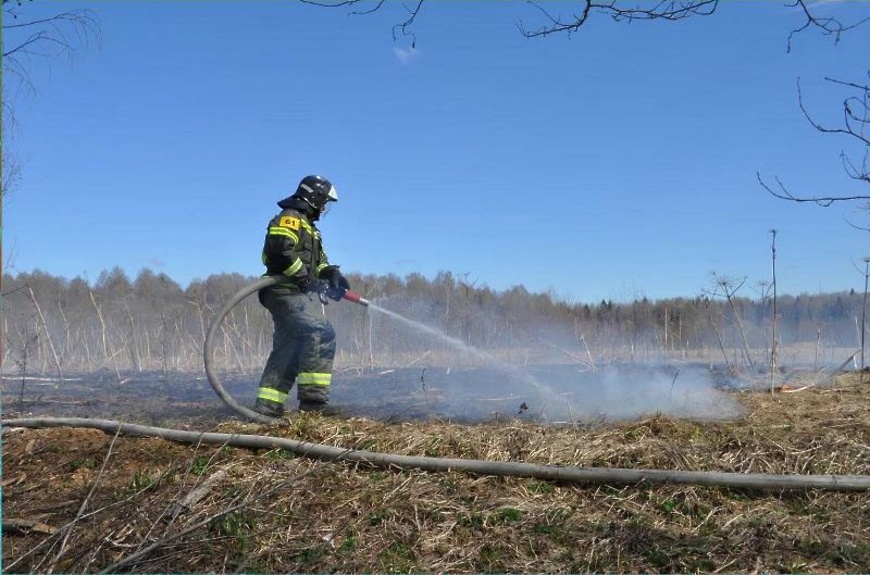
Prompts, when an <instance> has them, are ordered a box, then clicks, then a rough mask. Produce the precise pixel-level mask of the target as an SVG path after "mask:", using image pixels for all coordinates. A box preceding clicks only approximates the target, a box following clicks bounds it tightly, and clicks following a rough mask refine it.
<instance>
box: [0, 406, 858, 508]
mask: <svg viewBox="0 0 870 575" xmlns="http://www.w3.org/2000/svg"><path fill="white" fill-rule="evenodd" d="M2 425H3V426H4V427H32V428H39V427H87V428H93V429H100V430H102V431H104V432H106V433H113V434H114V433H121V434H124V435H137V436H145V437H159V438H162V439H167V440H170V441H177V442H182V443H208V444H219V445H231V446H234V447H247V448H256V449H286V450H287V451H292V452H293V453H296V454H297V455H304V456H308V457H314V458H318V459H323V460H327V461H349V462H355V463H366V464H369V465H372V466H375V467H381V468H401V469H420V470H424V471H462V472H466V473H473V474H477V475H497V476H511V477H532V478H537V479H548V480H554V481H564V482H567V483H593V484H596V483H599V484H605V485H615V484H637V483H671V484H680V485H706V486H713V487H730V488H736V489H764V490H775V491H780V490H790V489H803V490H806V489H827V490H833V491H866V490H870V477H868V476H863V475H774V474H768V473H726V472H712V471H670V470H662V469H624V468H602V467H563V466H558V465H544V464H535V463H521V462H507V461H486V460H480V459H446V458H436V457H416V456H411V455H398V454H392V453H376V452H371V451H357V450H351V449H344V448H341V447H333V446H329V445H321V444H318V443H309V442H306V441H298V440H295V439H286V438H282V437H267V436H260V435H245V434H228V433H203V432H197V431H182V430H177V429H168V428H163V427H149V426H145V425H138V424H133V423H121V422H118V421H111V420H106V419H86V418H75V417H71V418H62V417H57V418H55V417H36V418H26V419H8V420H3V422H2Z"/></svg>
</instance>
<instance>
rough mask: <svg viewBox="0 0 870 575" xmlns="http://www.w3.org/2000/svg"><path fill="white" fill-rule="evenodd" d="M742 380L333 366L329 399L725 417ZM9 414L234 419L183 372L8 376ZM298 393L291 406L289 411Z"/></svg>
mask: <svg viewBox="0 0 870 575" xmlns="http://www.w3.org/2000/svg"><path fill="white" fill-rule="evenodd" d="M219 377H220V378H221V383H222V385H223V386H224V388H225V389H226V391H227V392H229V393H230V394H231V395H232V396H233V397H234V398H235V400H236V401H237V402H238V403H240V404H242V405H245V406H248V407H250V406H252V404H253V398H254V396H255V394H256V387H257V379H258V374H243V375H239V374H236V375H233V374H229V375H227V374H224V375H220V376H219ZM751 385H752V383H751V382H750V381H749V380H748V379H747V378H738V377H732V376H729V375H727V374H725V373H723V372H722V371H721V370H717V369H711V368H709V367H706V366H702V365H673V366H659V367H650V366H640V365H631V366H628V365H625V366H610V367H608V368H606V369H603V370H596V371H589V370H587V369H583V368H581V367H578V366H576V365H571V364H565V365H537V366H528V367H524V368H522V369H519V368H506V367H484V368H465V369H447V368H404V369H377V370H368V369H345V370H339V371H337V372H336V374H335V376H334V380H333V385H332V391H331V396H332V403H334V404H336V405H339V406H341V407H342V409H343V410H344V412H345V413H346V414H347V415H348V416H353V417H365V418H371V419H375V420H379V421H393V422H400V421H427V420H443V421H452V422H457V423H480V422H485V421H489V420H498V419H511V420H513V419H519V420H521V421H529V422H537V423H543V424H550V423H565V422H578V421H579V422H582V423H589V422H600V421H603V420H623V419H634V418H637V417H641V416H643V415H648V414H655V413H658V414H664V415H674V416H678V417H685V416H690V417H698V418H703V419H713V420H715V419H727V418H731V417H735V416H738V415H739V414H740V407H739V406H738V405H737V404H736V403H734V402H733V401H732V400H731V399H730V398H729V397H728V396H727V394H724V393H722V391H723V390H733V389H746V388H747V387H749V386H751ZM0 391H2V399H3V405H2V409H3V414H4V416H5V417H7V418H12V417H31V416H40V415H53V416H57V417H94V418H102V419H123V420H124V421H134V422H137V423H143V424H151V425H170V424H172V423H173V422H184V423H186V424H191V425H193V424H197V425H214V424H216V423H218V422H221V421H226V420H228V419H232V418H236V417H237V416H236V414H235V413H234V412H233V411H232V410H231V409H229V408H228V407H227V406H225V405H224V404H223V403H222V402H221V400H220V398H219V397H218V396H217V394H216V393H215V392H214V390H213V389H212V387H211V384H210V383H209V382H208V380H207V379H206V378H205V377H204V376H202V375H200V376H197V375H191V374H184V373H158V372H146V373H137V372H130V373H121V374H120V378H119V375H118V374H116V373H115V372H110V371H102V372H99V373H92V374H84V375H70V376H67V377H65V379H64V380H63V381H57V380H56V379H55V378H52V379H46V378H38V377H37V378H34V377H26V376H25V377H22V376H18V375H6V376H4V377H3V378H2V387H0ZM294 398H295V390H294V391H293V392H291V400H290V401H288V404H287V408H288V410H291V411H292V410H293V409H295V401H294V400H293V399H294Z"/></svg>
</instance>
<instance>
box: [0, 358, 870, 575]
mask: <svg viewBox="0 0 870 575" xmlns="http://www.w3.org/2000/svg"><path fill="white" fill-rule="evenodd" d="M529 372H530V373H531V374H532V376H531V377H529V378H525V379H524V378H519V377H516V376H515V374H509V373H508V374H506V373H499V370H485V369H477V370H468V371H459V372H456V371H454V372H450V370H423V369H416V370H415V369H413V368H412V367H410V368H405V369H398V370H382V371H379V372H371V371H365V370H358V371H345V372H343V373H341V374H337V382H336V384H335V390H334V399H335V401H336V402H337V403H340V404H341V405H342V406H345V407H346V411H347V413H346V416H345V417H343V418H338V419H328V418H322V417H320V416H317V415H306V414H298V413H296V412H291V413H290V414H289V417H287V418H285V419H283V420H281V421H280V422H277V423H275V424H267V425H261V424H253V423H249V422H244V421H241V420H240V419H239V418H238V417H237V416H235V415H234V414H233V412H232V411H230V410H229V409H228V408H226V407H225V406H223V405H222V404H221V403H220V401H219V400H218V399H217V397H216V396H215V394H214V393H213V392H212V390H211V388H210V386H209V384H208V382H207V381H205V380H203V379H196V378H191V377H187V378H185V377H184V376H182V375H176V374H145V375H142V374H136V375H131V376H130V378H129V379H128V380H127V381H124V382H123V383H119V382H118V380H117V378H116V377H115V374H114V373H113V374H108V373H106V374H89V375H88V376H86V377H82V378H70V379H68V380H66V381H64V382H63V383H59V382H54V381H40V380H35V379H22V378H17V377H14V376H9V377H6V378H4V381H3V389H2V391H3V401H4V404H3V415H4V420H9V419H12V418H33V417H41V416H49V415H50V416H55V417H90V418H101V419H113V420H119V421H125V422H131V423H139V424H143V425H148V426H160V427H167V428H173V429H177V430H188V431H195V432H206V431H209V432H219V433H224V434H230V435H233V434H235V435H239V434H244V435H257V436H265V437H272V438H287V439H296V440H303V441H309V442H314V443H319V444H325V445H329V446H336V447H339V448H342V449H346V450H367V451H375V452H384V453H393V454H402V455H409V456H418V457H437V458H462V459H480V460H492V461H500V462H530V463H537V464H546V465H559V466H583V467H603V468H628V469H662V470H675V471H710V472H736V473H774V474H801V475H810V474H836V475H848V474H852V475H862V476H870V376H868V375H867V374H861V373H850V374H844V375H840V376H838V377H836V378H834V377H827V376H826V377H824V378H821V377H819V376H818V374H815V373H812V374H792V375H791V376H790V377H788V378H786V381H785V382H783V381H781V380H779V381H778V382H777V385H776V391H775V392H774V393H771V392H770V391H769V390H767V389H766V382H765V381H764V379H763V378H760V379H759V381H755V382H752V381H748V380H745V379H740V378H733V377H731V376H723V375H722V374H709V373H708V374H707V375H706V376H704V375H703V374H704V370H703V369H702V368H701V367H700V366H681V367H679V368H655V369H653V368H638V367H624V368H621V369H620V370H618V371H617V372H616V373H617V374H618V375H619V380H617V379H614V378H611V379H610V380H607V379H601V378H600V377H592V376H591V375H589V374H584V373H581V372H580V371H578V370H577V369H576V368H574V367H572V366H543V367H538V368H533V369H530V370H529ZM505 381H513V382H514V384H513V385H505V384H504V382H505ZM569 383H570V385H569ZM224 384H225V386H226V387H227V389H228V390H229V391H230V392H231V393H232V394H233V395H234V397H236V398H237V399H238V400H239V401H240V402H241V403H246V404H250V397H252V394H253V389H254V384H253V383H252V378H251V377H250V376H248V377H244V376H235V377H229V376H228V377H227V378H226V380H225V381H224ZM604 384H606V386H605V387H607V388H608V389H610V392H609V393H607V392H606V391H607V390H604V389H602V387H603V386H604ZM620 385H622V386H624V387H620ZM614 390H618V391H619V393H616V392H614ZM627 390H631V392H628V391H627ZM564 404H568V405H570V407H569V408H567V409H562V408H561V407H559V406H562V405H564ZM194 435H196V434H194ZM2 486H3V570H4V572H8V573H18V572H39V573H45V572H49V571H53V572H62V573H81V572H113V573H117V572H154V573H157V572H162V573H171V572H246V573H254V572H288V571H293V572H412V571H413V572H445V571H449V572H463V573H479V572H543V571H547V572H640V571H648V572H649V571H653V572H721V571H725V572H759V571H764V572H819V573H822V572H824V573H847V572H848V573H856V572H858V573H860V572H870V497H868V494H867V492H866V491H865V492H851V493H850V492H839V491H831V490H808V489H801V490H760V489H737V488H724V487H712V486H700V485H692V484H651V483H641V484H622V483H612V484H606V483H571V482H568V481H553V480H546V479H538V478H531V477H510V476H493V475H476V474H470V473H462V472H458V471H449V472H433V471H422V470H419V469H401V468H397V467H381V466H374V465H368V464H364V463H352V462H348V461H344V462H342V461H337V462H336V461H323V460H318V459H314V458H310V457H303V456H299V455H297V454H295V453H293V452H291V451H289V450H287V449H281V448H252V447H240V446H238V445H235V444H234V443H233V442H232V441H230V440H228V441H226V442H224V443H223V444H211V443H205V442H202V441H196V440H194V441H192V442H181V441H169V440H166V439H160V438H157V437H136V436H131V435H126V434H115V433H111V432H105V431H102V430H98V429H92V428H86V427H77V428H70V427H34V428H24V427H8V426H7V427H5V428H4V435H3V483H2Z"/></svg>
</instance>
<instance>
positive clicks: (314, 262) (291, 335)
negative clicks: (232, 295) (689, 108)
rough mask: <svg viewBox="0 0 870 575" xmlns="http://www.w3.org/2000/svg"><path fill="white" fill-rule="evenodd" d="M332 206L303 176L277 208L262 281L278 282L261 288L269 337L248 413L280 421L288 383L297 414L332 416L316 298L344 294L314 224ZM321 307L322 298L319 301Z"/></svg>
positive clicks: (330, 354)
mask: <svg viewBox="0 0 870 575" xmlns="http://www.w3.org/2000/svg"><path fill="white" fill-rule="evenodd" d="M337 201H338V194H337V192H336V190H335V187H334V186H333V185H332V184H331V183H330V182H329V180H327V179H326V178H324V177H322V176H306V177H305V178H303V179H302V181H301V182H299V186H298V188H297V189H296V192H295V193H294V194H293V195H292V196H290V197H288V198H284V199H283V200H281V201H280V202H278V207H280V208H281V210H282V211H281V213H279V214H278V215H276V216H275V217H274V218H272V220H271V221H270V222H269V226H268V228H267V230H266V240H265V242H264V245H263V264H264V265H265V266H266V275H272V276H276V275H277V276H281V277H282V281H280V282H279V283H277V284H275V285H272V286H269V287H267V288H264V289H262V290H260V292H259V294H258V297H259V300H260V303H261V304H262V305H263V306H264V307H265V308H266V309H268V310H269V313H271V315H272V321H273V322H274V324H275V331H274V334H273V341H272V352H271V353H270V354H269V359H268V360H267V361H266V367H265V368H264V369H263V375H262V376H261V377H260V387H259V389H258V391H257V399H256V402H255V404H254V410H255V411H257V412H258V413H262V414H263V415H268V416H271V417H280V416H282V415H283V414H284V403H285V401H286V400H287V397H288V396H289V394H290V390H291V388H292V387H293V384H294V382H295V383H296V384H297V388H296V397H297V399H298V400H299V410H300V411H313V412H319V413H321V414H323V415H338V414H340V410H339V409H338V408H336V407H334V406H332V405H330V404H329V385H330V383H331V380H332V362H333V359H334V357H335V330H334V329H333V327H332V324H331V323H330V322H329V321H328V320H327V319H326V318H325V317H324V313H323V305H322V303H321V301H320V298H319V295H320V294H321V293H323V291H322V290H323V289H324V288H325V291H326V294H327V295H328V296H329V297H330V298H332V299H334V300H336V301H338V300H339V299H341V297H342V296H343V295H344V293H345V292H346V291H347V290H348V289H350V284H349V283H348V281H347V279H346V278H345V277H344V276H343V275H342V274H341V272H340V271H339V269H338V266H336V265H331V264H330V263H329V261H328V260H327V258H326V253H325V252H324V250H323V247H322V245H321V240H320V232H319V231H318V230H317V227H316V226H315V224H314V223H315V222H316V221H317V220H318V219H320V218H321V217H322V216H324V215H325V214H326V212H327V211H329V207H330V204H331V203H332V202H337ZM324 301H325V300H324Z"/></svg>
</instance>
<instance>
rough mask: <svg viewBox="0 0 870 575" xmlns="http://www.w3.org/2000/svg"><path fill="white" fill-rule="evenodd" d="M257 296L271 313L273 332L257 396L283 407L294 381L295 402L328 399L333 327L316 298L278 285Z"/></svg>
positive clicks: (333, 352) (316, 401)
mask: <svg viewBox="0 0 870 575" xmlns="http://www.w3.org/2000/svg"><path fill="white" fill-rule="evenodd" d="M258 297H259V299H260V303H262V304H263V306H264V307H265V308H266V309H268V310H269V312H270V313H271V314H272V320H273V321H274V323H275V332H274V334H273V336H272V338H273V339H272V352H271V353H270V354H269V359H268V360H267V361H266V367H265V368H264V369H263V375H262V377H261V378H260V388H259V390H258V391H257V397H258V398H260V399H265V400H267V401H272V402H275V403H278V404H280V405H282V406H283V405H284V402H285V401H286V400H287V397H288V395H289V394H290V390H291V388H292V387H293V383H294V382H296V383H298V387H297V389H296V397H297V398H298V399H299V401H302V402H315V403H323V402H326V401H329V385H330V383H331V382H332V363H333V360H334V359H335V329H334V328H333V327H332V324H331V323H329V321H327V320H326V318H324V317H323V308H322V304H321V303H320V301H318V298H317V297H316V296H315V295H314V294H309V295H305V294H300V293H298V292H293V291H289V290H287V289H285V288H281V287H280V286H272V287H269V288H266V289H263V290H261V291H260V293H259V296H258ZM315 314H316V315H315Z"/></svg>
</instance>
